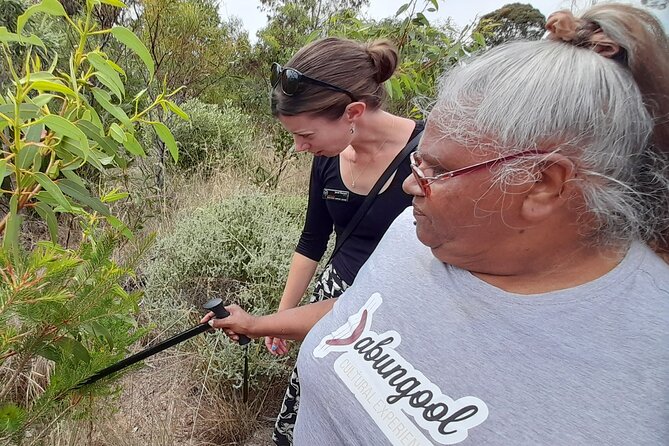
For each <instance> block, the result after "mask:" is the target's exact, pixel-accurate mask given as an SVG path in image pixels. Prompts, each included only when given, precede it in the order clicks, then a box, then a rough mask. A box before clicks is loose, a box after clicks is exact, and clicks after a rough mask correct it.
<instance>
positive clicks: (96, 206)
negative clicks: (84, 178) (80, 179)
mask: <svg viewBox="0 0 669 446" xmlns="http://www.w3.org/2000/svg"><path fill="white" fill-rule="evenodd" d="M58 185H59V186H60V189H61V190H62V191H63V193H65V194H66V195H67V196H69V197H71V198H73V199H74V200H76V201H77V202H78V203H79V204H82V205H85V206H88V207H89V208H91V209H93V210H94V211H96V212H99V213H100V214H102V215H105V216H107V215H110V212H109V208H108V207H107V206H106V205H105V204H104V203H103V202H102V201H100V199H99V198H97V197H94V196H92V195H91V194H90V193H89V192H88V190H86V188H84V187H82V186H81V185H79V184H77V183H76V182H74V181H72V180H67V179H62V180H60V181H58Z"/></svg>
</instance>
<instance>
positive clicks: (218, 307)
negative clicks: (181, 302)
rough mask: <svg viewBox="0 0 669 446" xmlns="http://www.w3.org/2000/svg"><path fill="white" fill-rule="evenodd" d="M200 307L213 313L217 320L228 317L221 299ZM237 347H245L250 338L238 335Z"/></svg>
mask: <svg viewBox="0 0 669 446" xmlns="http://www.w3.org/2000/svg"><path fill="white" fill-rule="evenodd" d="M202 307H203V308H204V309H205V310H209V311H213V312H214V314H215V315H216V318H217V319H224V318H226V317H228V316H230V313H229V312H228V310H226V309H225V305H224V304H223V299H221V298H220V297H217V298H215V299H211V300H210V301H209V302H207V303H206V304H204V305H202ZM238 342H239V345H246V344H248V343H249V342H251V338H249V337H248V336H245V335H243V334H240V335H239V341H238Z"/></svg>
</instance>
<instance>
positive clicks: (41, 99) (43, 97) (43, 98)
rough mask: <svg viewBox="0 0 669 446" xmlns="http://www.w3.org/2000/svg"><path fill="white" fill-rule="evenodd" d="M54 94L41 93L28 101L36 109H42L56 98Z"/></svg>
mask: <svg viewBox="0 0 669 446" xmlns="http://www.w3.org/2000/svg"><path fill="white" fill-rule="evenodd" d="M57 97H58V96H56V95H55V94H48V93H42V94H40V95H39V96H35V97H34V98H32V99H31V100H30V101H31V102H32V103H33V104H35V105H36V106H38V107H44V106H45V105H47V104H48V103H49V102H51V100H52V99H53V98H57Z"/></svg>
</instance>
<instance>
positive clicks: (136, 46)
mask: <svg viewBox="0 0 669 446" xmlns="http://www.w3.org/2000/svg"><path fill="white" fill-rule="evenodd" d="M111 33H112V35H113V36H114V37H115V38H116V40H118V41H119V42H121V43H122V44H124V45H125V46H127V47H128V48H129V49H130V50H131V51H133V52H134V53H135V54H137V55H138V56H139V58H140V59H142V62H144V65H146V68H148V69H149V73H150V74H151V77H152V78H153V75H154V73H155V64H154V62H153V59H152V58H151V53H149V50H148V49H146V46H144V43H142V41H141V40H139V37H137V36H136V35H135V34H134V33H133V32H132V31H130V30H129V29H128V28H124V27H122V26H114V27H113V28H112V29H111Z"/></svg>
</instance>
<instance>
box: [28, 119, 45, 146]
mask: <svg viewBox="0 0 669 446" xmlns="http://www.w3.org/2000/svg"><path fill="white" fill-rule="evenodd" d="M27 128H28V131H25V129H26V127H24V131H25V133H26V142H40V141H41V140H42V132H43V131H44V124H43V123H39V122H38V123H34V122H33V123H32V124H31V125H30V126H29V127H27Z"/></svg>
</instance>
